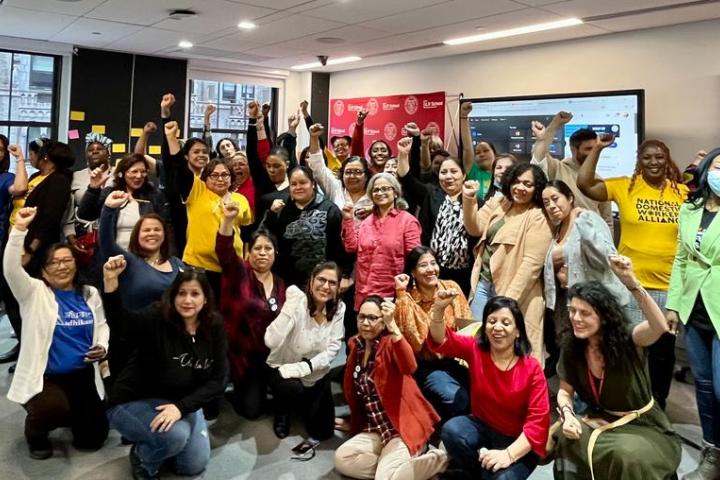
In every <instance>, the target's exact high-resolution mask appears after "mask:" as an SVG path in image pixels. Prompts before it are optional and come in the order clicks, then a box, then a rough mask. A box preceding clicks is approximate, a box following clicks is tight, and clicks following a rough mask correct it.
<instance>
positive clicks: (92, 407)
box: [3, 181, 110, 460]
mask: <svg viewBox="0 0 720 480" xmlns="http://www.w3.org/2000/svg"><path fill="white" fill-rule="evenodd" d="M68 184H69V181H68ZM37 214H38V209H37V208H35V207H24V208H21V209H20V210H19V211H18V212H17V215H16V216H15V224H14V226H13V228H12V231H11V232H10V238H9V240H8V244H7V246H6V247H5V255H4V258H3V268H4V271H5V278H6V279H7V283H8V285H9V286H10V289H11V290H12V293H13V294H14V295H15V298H17V301H18V303H19V304H20V314H21V317H22V319H23V326H22V329H23V338H22V342H21V343H20V355H19V357H18V363H17V369H16V371H15V375H14V376H13V377H12V384H11V385H10V390H9V392H8V398H9V399H10V400H12V401H13V402H17V403H20V404H21V405H22V406H23V408H25V410H26V411H27V417H26V418H25V439H26V440H27V443H28V447H29V449H30V456H31V457H32V458H35V459H38V460H42V459H46V458H49V457H50V456H52V454H53V448H52V444H51V443H50V441H49V439H48V434H49V433H50V432H51V431H52V430H54V429H56V428H59V427H61V426H70V428H71V430H72V433H73V444H74V445H75V447H77V448H82V449H91V450H96V449H99V448H100V447H101V446H102V444H103V443H104V441H105V438H107V433H108V422H107V420H106V419H105V406H104V404H103V401H102V398H103V397H104V395H105V392H104V389H103V384H102V381H101V380H100V371H99V369H98V366H97V362H98V361H99V360H102V359H103V358H104V357H105V354H106V352H107V349H108V338H109V336H110V331H109V329H108V326H107V324H106V323H105V313H104V310H103V305H102V300H101V298H100V295H99V293H98V291H97V290H96V289H95V288H94V287H90V286H83V285H79V284H78V283H77V267H76V265H75V257H73V252H72V250H71V249H70V247H68V246H67V245H60V244H54V245H52V246H50V247H49V248H47V249H46V253H45V255H44V258H43V263H42V267H41V272H40V275H41V276H42V279H37V278H32V277H30V275H28V274H27V272H26V271H25V270H24V269H23V267H22V264H21V258H22V256H23V244H24V241H25V240H26V238H27V235H28V232H29V230H30V228H29V227H30V225H31V224H32V222H33V221H34V220H36V218H37Z"/></svg>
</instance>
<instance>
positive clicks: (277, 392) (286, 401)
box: [270, 368, 335, 440]
mask: <svg viewBox="0 0 720 480" xmlns="http://www.w3.org/2000/svg"><path fill="white" fill-rule="evenodd" d="M270 388H271V389H272V392H273V397H274V398H275V414H276V415H278V414H279V415H290V414H291V413H292V412H293V411H295V412H298V413H299V414H300V415H301V416H302V417H303V421H304V423H305V430H306V431H307V434H308V435H309V436H310V437H312V438H314V439H316V440H327V439H328V438H330V437H332V436H333V433H334V431H335V406H334V405H333V399H332V393H331V391H330V380H329V378H328V377H327V375H326V376H325V377H324V378H322V379H320V380H318V381H317V382H316V383H315V385H313V386H312V387H306V386H304V385H303V384H302V382H301V381H300V380H298V379H297V378H282V377H281V376H280V372H279V371H278V369H276V368H274V369H272V372H271V374H270Z"/></svg>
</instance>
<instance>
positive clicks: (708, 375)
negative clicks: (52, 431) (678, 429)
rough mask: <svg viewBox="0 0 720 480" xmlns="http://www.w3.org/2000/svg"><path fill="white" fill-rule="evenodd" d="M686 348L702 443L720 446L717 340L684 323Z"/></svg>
mask: <svg viewBox="0 0 720 480" xmlns="http://www.w3.org/2000/svg"><path fill="white" fill-rule="evenodd" d="M685 345H686V346H687V355H688V358H689V360H690V368H691V369H692V373H693V376H694V377H695V397H696V398H697V405H698V413H699V414H700V425H701V427H702V432H703V440H705V441H706V442H708V443H711V444H713V445H715V446H716V447H720V339H719V338H718V335H717V333H715V334H713V333H712V332H708V331H704V330H700V329H697V328H695V327H694V326H692V324H686V325H685Z"/></svg>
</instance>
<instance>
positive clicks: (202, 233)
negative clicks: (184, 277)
mask: <svg viewBox="0 0 720 480" xmlns="http://www.w3.org/2000/svg"><path fill="white" fill-rule="evenodd" d="M177 131H178V125H177V122H174V121H173V122H168V123H166V124H165V138H166V139H167V144H168V149H169V153H170V157H169V158H168V162H166V164H167V165H166V168H167V169H172V170H174V171H175V172H176V175H177V185H178V189H179V192H180V195H181V197H182V199H183V201H184V203H185V207H186V208H187V219H188V227H187V244H186V245H185V252H184V254H183V262H185V263H186V264H188V265H192V266H193V267H197V268H200V269H204V270H205V273H206V275H207V278H208V281H209V282H210V285H212V288H213V291H214V292H215V294H216V298H220V279H221V272H222V265H220V261H219V260H218V257H217V254H216V253H215V239H216V233H217V231H218V228H220V223H221V222H222V219H223V208H222V207H223V204H227V203H231V202H233V203H236V204H237V205H238V208H239V214H238V216H237V218H236V220H235V224H234V227H233V230H234V232H235V234H236V235H235V239H234V242H233V245H234V247H235V252H236V253H237V255H238V256H241V257H242V255H243V242H242V239H241V238H240V227H241V226H243V225H250V224H251V223H252V220H253V219H252V212H251V211H250V205H249V204H248V201H247V199H246V198H245V197H243V196H242V195H240V194H239V193H235V192H233V191H231V189H230V187H231V186H232V185H233V183H234V181H235V173H234V172H233V170H232V169H231V168H230V167H229V166H228V165H227V164H226V163H225V162H224V161H223V160H218V159H215V160H211V161H210V162H209V163H208V164H207V165H206V166H205V167H204V168H203V169H202V173H201V174H200V177H196V176H195V175H194V174H193V172H192V170H190V167H189V166H188V164H187V162H185V161H184V159H183V158H182V157H181V156H178V153H180V144H179V142H178V139H177Z"/></svg>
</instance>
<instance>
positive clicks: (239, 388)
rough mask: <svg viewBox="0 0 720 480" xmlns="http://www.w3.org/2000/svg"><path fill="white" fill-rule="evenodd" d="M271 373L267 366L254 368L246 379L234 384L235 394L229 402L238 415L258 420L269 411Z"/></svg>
mask: <svg viewBox="0 0 720 480" xmlns="http://www.w3.org/2000/svg"><path fill="white" fill-rule="evenodd" d="M271 373H272V372H271V369H270V367H268V366H267V364H263V365H258V366H253V367H252V369H251V371H249V372H248V374H247V375H246V376H245V377H244V378H242V379H240V380H237V381H234V382H233V394H232V396H231V397H230V399H229V400H230V403H231V404H232V406H233V408H234V409H235V412H236V413H237V414H238V415H241V416H243V417H245V418H247V419H248V420H257V419H258V418H260V416H261V415H262V414H263V413H265V412H266V411H267V408H266V405H267V389H268V377H269V376H270V375H271Z"/></svg>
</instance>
